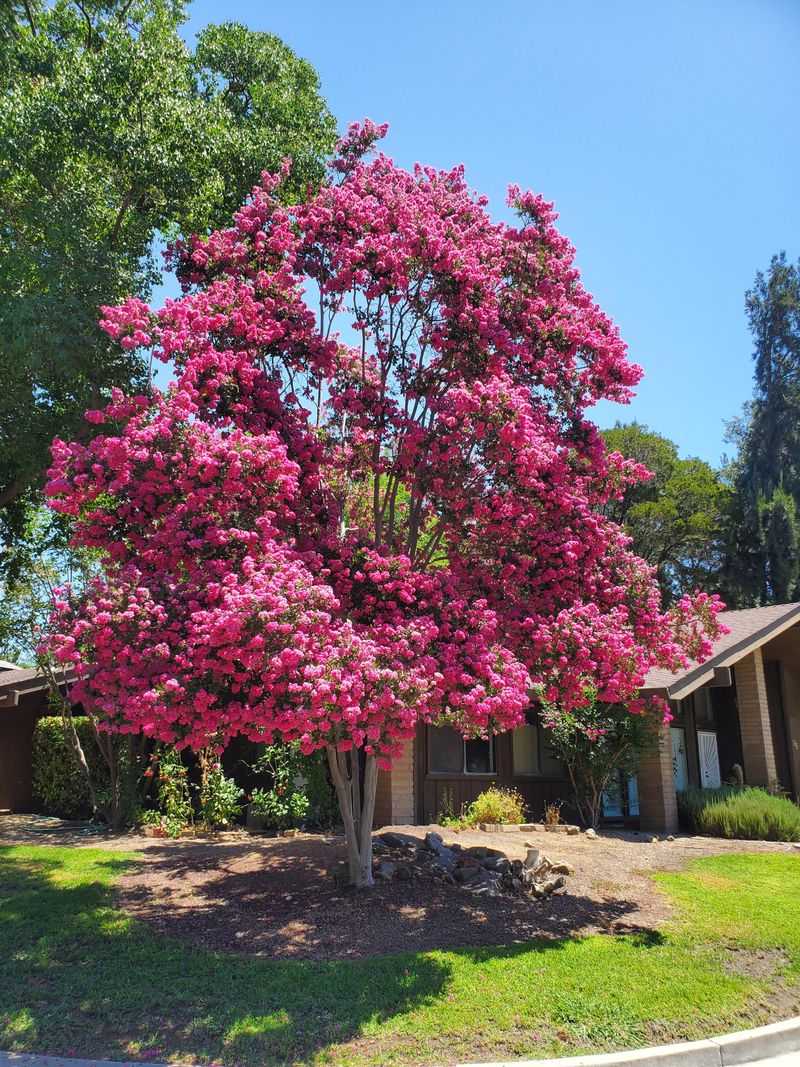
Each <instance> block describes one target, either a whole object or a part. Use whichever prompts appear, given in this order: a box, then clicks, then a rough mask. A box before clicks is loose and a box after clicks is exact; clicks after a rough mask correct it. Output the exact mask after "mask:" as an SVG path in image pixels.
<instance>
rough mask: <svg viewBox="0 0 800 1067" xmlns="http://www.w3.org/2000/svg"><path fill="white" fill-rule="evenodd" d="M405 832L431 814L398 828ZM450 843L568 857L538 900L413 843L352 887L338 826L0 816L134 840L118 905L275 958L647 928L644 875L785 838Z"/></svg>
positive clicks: (127, 844) (650, 923) (656, 917)
mask: <svg viewBox="0 0 800 1067" xmlns="http://www.w3.org/2000/svg"><path fill="white" fill-rule="evenodd" d="M393 829H396V830H399V831H400V832H401V833H402V834H404V835H406V836H407V837H408V838H409V839H411V840H412V841H413V840H414V839H417V840H421V839H422V838H424V835H425V832H426V830H427V829H429V828H428V827H419V826H414V827H396V828H393ZM441 832H442V834H443V836H444V838H445V841H447V842H448V843H454V842H457V843H460V844H461V845H463V846H464V847H467V846H469V845H474V844H482V845H488V846H490V847H492V848H499V849H501V850H503V851H504V852H505V853H506V854H507V855H508V856H509V857H510V858H524V856H525V852H526V847H527V845H529V844H530V845H532V846H534V847H536V848H539V849H541V851H542V852H543V853H545V854H546V855H547V856H549V858H550V859H551V860H553V861H562V862H567V863H569V864H571V865H572V866H573V867H574V868H575V874H574V875H572V876H570V877H569V878H568V879H567V891H566V893H565V894H563V895H556V896H552V897H550V898H548V899H546V900H544V901H531V900H528V899H515V898H510V897H502V898H491V897H480V896H476V895H475V894H473V893H471V892H470V891H469V890H468V889H466V888H461V887H456V886H451V885H447V884H445V883H443V882H442V881H440V880H439V879H438V878H436V877H434V875H433V874H432V872H431V870H430V868H429V866H428V865H427V864H425V863H423V862H421V861H419V860H417V859H415V858H414V849H413V847H412V848H404V849H392V850H388V851H384V852H381V854H380V856H381V858H384V857H385V858H389V859H392V860H395V861H398V862H402V863H403V864H406V865H408V866H410V868H411V872H412V877H411V878H410V880H408V881H390V882H378V883H377V884H376V886H375V888H374V889H372V890H369V891H366V892H364V891H362V892H356V891H353V890H350V889H347V888H343V887H342V885H341V884H339V882H337V877H336V876H337V873H338V872H339V869H340V865H341V862H342V860H343V855H344V853H343V846H342V842H341V839H339V838H336V837H326V836H323V835H313V834H303V835H300V836H298V837H295V838H264V837H257V836H250V835H248V834H245V833H243V832H232V833H226V834H220V835H217V836H213V837H206V838H202V839H193V838H188V839H181V840H178V841H167V840H159V839H152V838H145V837H141V836H139V835H135V834H121V835H110V834H103V833H100V834H98V833H96V832H92V831H91V830H90V829H89V828H87V827H86V826H84V825H78V824H69V823H61V824H58V823H57V820H44V819H37V818H36V817H22V816H3V817H0V842H3V841H5V842H8V843H10V842H14V843H22V842H28V843H37V844H44V843H47V844H61V845H68V844H69V845H74V846H77V847H101V848H111V849H117V850H119V849H123V850H125V851H136V852H139V853H140V854H141V859H140V860H139V861H138V862H137V863H136V864H135V865H134V866H133V867H131V869H130V870H129V872H128V873H127V874H125V875H124V876H123V877H122V878H121V879H120V881H119V883H118V885H117V900H118V903H119V905H120V906H121V907H122V908H123V909H124V910H125V911H127V912H128V913H129V914H131V915H133V916H135V917H136V918H138V919H141V920H142V921H144V922H146V923H147V924H149V925H150V926H151V927H152V928H153V929H154V930H156V931H157V932H158V933H160V934H163V935H165V936H170V937H177V938H180V939H183V940H186V941H189V942H191V943H193V944H197V945H199V946H202V947H204V948H211V949H218V950H222V951H226V952H235V953H241V954H247V955H255V956H263V957H271V958H276V959H277V958H282V959H345V958H358V957H365V956H377V955H384V954H391V953H398V952H418V951H425V950H434V949H450V948H453V947H458V946H465V947H466V946H479V945H498V944H515V943H517V944H519V943H524V942H526V941H530V940H531V939H533V938H542V937H545V938H548V937H549V938H559V937H575V936H584V935H587V934H591V933H606V934H622V933H631V932H638V933H641V934H642V935H643V936H646V937H649V938H652V939H657V938H658V936H659V935H658V927H659V926H660V925H661V924H662V923H663V922H664V920H665V919H666V918H667V917H668V916H669V905H668V903H667V901H666V899H665V898H664V896H663V895H662V894H661V893H660V892H659V890H658V889H657V887H656V886H655V885H654V883H653V881H652V880H651V879H650V878H649V877H648V875H649V874H650V873H651V872H652V871H654V870H664V869H678V868H681V867H683V866H685V864H686V863H687V862H688V861H689V860H690V859H692V858H695V857H698V856H703V855H713V854H717V853H720V852H726V851H738V852H746V851H788V850H790V846H788V845H782V844H773V843H768V842H750V841H720V840H715V839H712V838H699V837H689V836H679V837H677V838H676V839H675V840H672V841H657V842H653V841H651V840H650V836H649V835H637V834H634V833H604V834H601V835H600V836H599V837H598V838H597V839H596V840H590V839H588V838H586V837H585V836H584V835H583V834H581V835H578V836H575V837H569V836H566V835H563V834H550V833H543V832H538V831H530V832H508V833H499V834H487V833H483V832H481V831H465V832H461V833H458V834H456V833H453V832H450V831H447V830H442V831H441Z"/></svg>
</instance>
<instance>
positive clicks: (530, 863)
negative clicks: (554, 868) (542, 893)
mask: <svg viewBox="0 0 800 1067" xmlns="http://www.w3.org/2000/svg"><path fill="white" fill-rule="evenodd" d="M540 856H541V852H540V851H539V849H538V848H529V849H528V854H527V855H526V857H525V866H526V867H528V868H529V869H530V868H532V867H537V866H538V865H539V858H540Z"/></svg>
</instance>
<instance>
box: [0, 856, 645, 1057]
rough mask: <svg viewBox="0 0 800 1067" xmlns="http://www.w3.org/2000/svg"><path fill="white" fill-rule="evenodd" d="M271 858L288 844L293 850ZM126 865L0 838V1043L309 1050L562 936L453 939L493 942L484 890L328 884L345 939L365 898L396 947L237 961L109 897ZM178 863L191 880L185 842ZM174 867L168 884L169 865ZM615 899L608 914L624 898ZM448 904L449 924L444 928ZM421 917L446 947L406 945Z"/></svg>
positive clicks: (333, 919) (282, 1053)
mask: <svg viewBox="0 0 800 1067" xmlns="http://www.w3.org/2000/svg"><path fill="white" fill-rule="evenodd" d="M288 844H291V843H289V842H287V845H288ZM243 847H245V848H246V847H247V846H246V844H245V846H243ZM238 848H239V846H224V851H223V853H222V855H221V856H218V862H217V865H216V867H214V870H215V871H216V872H219V871H222V878H221V881H219V882H217V881H215V883H214V885H215V889H214V891H213V893H212V894H211V895H210V897H209V899H208V901H207V902H206V904H205V905H204V906H203V907H204V910H205V913H206V914H207V915H213V914H214V913H215V912H216V913H221V914H223V915H224V914H225V912H226V908H227V907H229V905H228V904H227V903H226V901H227V898H228V897H229V896H234V897H236V896H237V894H238V893H239V892H240V891H241V890H242V887H240V886H237V879H238V878H240V877H243V876H242V875H238V874H236V873H235V871H234V872H233V873H231V871H230V870H229V868H230V864H231V862H232V861H233V858H234V856H235V855H237V854H238V853H237V851H236V850H237V849H238ZM174 854H175V855H180V854H179V853H174ZM283 855H284V857H287V856H290V855H291V849H289V850H287V851H285V852H284V853H283ZM151 860H157V857H150V860H148V863H149V862H150V861H151ZM298 862H302V863H306V862H307V859H306V860H299V861H298ZM129 863H130V861H129V860H127V859H126V858H125V857H123V856H115V855H114V854H111V853H108V852H105V853H102V852H97V851H91V850H84V849H80V850H70V852H69V853H68V854H67V855H66V857H65V854H64V850H54V849H49V848H46V847H45V848H34V849H18V850H14V849H2V848H0V1047H3V1048H6V1049H8V1048H12V1049H16V1050H20V1051H37V1052H47V1053H51V1054H57V1053H60V1054H63V1055H79V1056H98V1057H105V1058H112V1059H129V1058H132V1059H138V1058H141V1059H145V1060H146V1059H150V1060H152V1059H167V1058H171V1057H172V1058H174V1057H177V1056H181V1057H184V1058H188V1057H192V1058H195V1059H198V1060H204V1061H213V1062H220V1061H222V1062H224V1063H226V1064H237V1065H238V1064H245V1063H246V1064H260V1065H262V1064H284V1063H287V1064H288V1063H297V1062H301V1063H306V1062H310V1061H311V1060H312V1059H313V1058H314V1057H315V1056H316V1055H317V1054H318V1053H320V1052H321V1051H323V1050H325V1049H327V1048H329V1047H330V1046H332V1045H333V1046H341V1045H343V1044H346V1043H347V1042H349V1041H353V1040H357V1039H360V1038H362V1037H363V1036H364V1034H365V1033H366V1034H367V1035H369V1034H370V1033H373V1034H374V1032H375V1028H376V1027H377V1026H379V1025H380V1024H381V1023H385V1022H389V1021H391V1020H392V1019H396V1018H398V1017H400V1016H403V1015H406V1014H408V1013H411V1012H413V1011H415V1010H417V1009H423V1008H425V1006H426V1005H435V1004H439V1003H441V1002H442V1001H443V999H444V998H446V997H447V996H448V989H449V987H450V985H451V982H452V980H453V973H454V967H457V966H458V965H459V960H472V961H473V962H475V961H484V960H486V961H488V960H498V959H513V958H514V957H516V956H519V955H521V954H523V953H535V954H537V955H538V954H542V955H544V954H548V953H551V952H558V951H560V950H561V949H563V947H564V946H565V945H566V944H568V943H569V941H570V939H569V938H541V937H535V938H529V937H525V938H524V939H522V941H521V943H518V944H507V945H505V946H500V947H498V946H497V945H496V944H494V945H489V944H486V945H477V946H472V947H466V948H460V949H456V950H452V949H450V948H449V946H451V945H453V944H456V945H457V944H459V939H458V938H459V934H463V932H464V930H465V929H466V930H469V928H470V924H472V926H473V927H474V928H475V930H477V931H478V936H479V937H487V938H492V937H493V938H494V940H495V941H497V940H501V939H502V938H503V937H504V935H505V931H504V930H503V928H502V927H501V926H497V925H494V924H493V923H492V919H493V918H494V919H496V918H497V915H495V914H494V913H492V912H491V909H490V908H489V905H491V904H493V902H491V901H481V900H476V899H475V898H472V897H471V896H470V895H469V894H466V893H461V892H460V891H455V890H453V889H452V888H449V887H448V888H447V896H448V898H452V899H455V900H456V905H455V907H456V910H455V911H453V905H452V902H450V903H449V904H448V905H445V904H443V903H441V902H438V901H433V902H432V903H430V902H429V904H428V910H427V911H426V912H425V913H424V914H422V915H420V914H418V913H417V912H418V910H419V909H411V910H410V911H404V910H403V909H402V908H401V907H400V906H397V907H395V906H394V905H392V903H391V900H389V901H387V900H386V899H385V898H384V899H383V901H382V902H381V898H379V897H378V896H377V895H371V894H362V895H360V896H357V897H354V896H351V897H350V898H346V897H345V896H344V895H340V897H339V898H338V899H339V900H340V901H341V903H340V904H339V905H338V906H337V907H336V910H334V903H335V901H336V899H337V898H336V897H335V896H331V903H330V905H329V916H328V918H329V921H330V923H331V924H332V926H333V927H334V928H340V929H344V930H345V932H346V935H347V937H354V938H355V939H356V941H357V940H358V936H359V930H358V923H359V922H361V923H363V922H364V915H365V913H364V911H363V909H362V910H361V911H359V910H358V908H357V907H354V905H358V903H359V901H366V904H365V906H366V908H367V909H368V913H369V914H372V912H371V910H370V909H377V910H376V912H375V914H376V916H377V918H378V919H380V916H381V915H383V916H384V918H385V917H386V916H389V917H390V918H391V917H392V916H394V920H393V924H392V928H393V929H396V928H397V927H398V924H399V929H400V932H401V933H404V934H405V944H404V945H403V948H404V950H405V952H404V953H403V954H394V955H392V954H384V955H380V956H376V957H373V958H361V959H358V958H355V959H352V958H344V959H327V960H319V961H317V960H309V959H304V960H298V959H274V958H272V959H265V958H260V957H256V958H248V957H246V956H244V955H242V954H234V953H231V952H230V951H227V952H225V951H215V950H214V949H213V948H209V947H207V945H206V944H205V943H204V941H203V939H197V938H192V939H191V940H192V943H191V944H187V943H186V941H185V940H178V939H176V938H173V937H161V936H154V933H153V928H152V927H151V926H149V925H145V924H142V923H138V922H135V921H133V920H132V919H130V918H129V917H127V916H126V915H125V914H124V913H122V912H120V911H119V910H118V909H115V908H114V907H113V904H114V896H113V892H112V889H111V883H112V881H113V880H114V879H115V878H116V877H117V876H118V875H119V874H120V873H121V872H124V871H125V870H126V869H127V870H128V871H133V870H137V869H138V868H131V867H128V864H129ZM226 863H227V867H226ZM179 868H181V870H182V876H183V877H184V878H185V877H187V876H188V873H189V869H190V867H189V865H188V859H187V857H186V856H185V854H183V855H182V858H180V862H179ZM171 869H172V870H173V877H174V879H175V881H176V882H180V879H181V874H180V873H178V872H177V871H175V870H174V868H171ZM226 871H227V873H226ZM390 885H393V884H392V883H390ZM400 885H401V886H402V885H403V884H402V883H401V884H400ZM250 888H251V889H252V886H251V887H250ZM418 888H419V887H418ZM442 888H443V889H444V887H442ZM248 892H249V890H248ZM326 892H328V893H329V894H335V893H337V892H339V891H337V890H335V889H333V890H331V889H326ZM305 903H308V901H306V902H305ZM589 904H591V906H592V907H594V908H598V907H599V905H598V904H597V902H595V901H592V902H588V903H587V907H588V906H589ZM615 904H616V905H617V906H616V907H615V914H618V913H619V910H620V906H622V905H624V902H615ZM487 909H488V911H487ZM354 911H355V915H356V917H355V919H354V918H353V913H354ZM448 917H449V918H450V920H452V925H451V928H450V930H449V933H448V930H447V929H446V928H445V929H442V923H443V922H445V921H447V920H448ZM256 928H257V924H254V926H253V927H251V929H253V930H254V929H256ZM420 928H421V929H422V930H423V931H427V932H428V933H429V934H430V933H431V931H433V930H436V929H438V936H439V939H440V940H441V941H442V942H444V944H443V945H442V947H445V946H447V947H448V949H449V951H448V952H447V953H446V954H445V953H437V952H426V953H420V952H414V948H415V945H414V943H413V940H414V935H415V931H418V930H419V929H420ZM362 933H363V931H362ZM339 936H341V934H337V937H339ZM637 936H639V937H640V938H641V942H640V943H641V945H642V947H649V946H651V945H652V946H655V945H656V944H657V943H658V940H659V935H658V934H657V933H655V932H653V931H649V932H643V933H641V934H640V935H637ZM462 944H463V941H462Z"/></svg>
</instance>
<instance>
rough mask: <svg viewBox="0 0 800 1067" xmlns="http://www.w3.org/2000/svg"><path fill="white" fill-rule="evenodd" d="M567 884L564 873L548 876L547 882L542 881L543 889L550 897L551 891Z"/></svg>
mask: <svg viewBox="0 0 800 1067" xmlns="http://www.w3.org/2000/svg"><path fill="white" fill-rule="evenodd" d="M566 884H567V880H566V878H565V877H564V875H563V874H559V875H558V876H557V877H555V878H548V879H547V880H546V881H545V882H543V883H542V889H543V890H544V893H545V896H548V897H549V896H550V894H551V893H555V892H556V890H558V889H563V888H564V887H565V886H566Z"/></svg>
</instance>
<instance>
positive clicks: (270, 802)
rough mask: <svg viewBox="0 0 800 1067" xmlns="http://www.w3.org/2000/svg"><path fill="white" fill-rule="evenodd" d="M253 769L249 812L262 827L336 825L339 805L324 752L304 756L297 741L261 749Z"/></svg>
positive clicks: (325, 826)
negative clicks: (254, 780) (253, 781)
mask: <svg viewBox="0 0 800 1067" xmlns="http://www.w3.org/2000/svg"><path fill="white" fill-rule="evenodd" d="M252 769H253V771H255V773H256V780H257V781H258V785H257V786H256V788H255V789H253V791H252V793H251V794H250V797H251V799H250V812H251V814H252V815H254V816H256V817H257V818H258V819H259V820H260V822H261V823H262V825H263V826H264V827H265V828H267V829H274V830H285V829H288V828H289V827H293V826H300V825H309V826H314V827H317V828H320V829H328V828H330V827H332V826H334V825H335V823H336V821H337V818H338V806H337V803H336V795H335V793H334V791H333V788H332V786H331V783H330V779H329V777H328V772H327V764H326V762H325V754H324V753H323V752H315V753H313V754H312V755H311V756H304V755H303V754H302V752H301V751H300V746H299V744H298V743H297V742H294V743H292V744H289V745H286V744H282V745H265V746H263V747H262V746H260V747H259V753H258V758H257V759H256V761H255V763H254V764H253V768H252Z"/></svg>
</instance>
